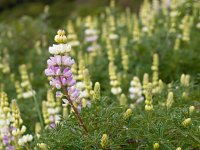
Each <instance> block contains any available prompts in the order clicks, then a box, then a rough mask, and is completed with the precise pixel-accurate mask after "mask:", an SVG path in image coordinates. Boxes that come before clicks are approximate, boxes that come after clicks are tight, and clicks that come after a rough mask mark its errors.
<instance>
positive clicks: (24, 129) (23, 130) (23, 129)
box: [21, 125, 26, 134]
mask: <svg viewBox="0 0 200 150" xmlns="http://www.w3.org/2000/svg"><path fill="white" fill-rule="evenodd" d="M24 132H26V126H24V125H23V126H22V128H21V133H22V134H23V133H24Z"/></svg>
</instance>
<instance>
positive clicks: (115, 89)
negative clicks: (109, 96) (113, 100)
mask: <svg viewBox="0 0 200 150" xmlns="http://www.w3.org/2000/svg"><path fill="white" fill-rule="evenodd" d="M111 92H112V93H113V94H114V95H118V94H120V93H121V92H122V89H121V88H120V87H112V88H111Z"/></svg>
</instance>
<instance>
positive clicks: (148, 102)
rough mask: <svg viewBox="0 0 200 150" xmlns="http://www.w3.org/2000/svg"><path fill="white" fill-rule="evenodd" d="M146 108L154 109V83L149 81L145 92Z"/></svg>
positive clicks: (148, 109) (147, 109)
mask: <svg viewBox="0 0 200 150" xmlns="http://www.w3.org/2000/svg"><path fill="white" fill-rule="evenodd" d="M145 98H146V100H145V110H146V111H150V110H153V104H152V102H153V100H152V83H149V84H148V86H147V89H146V92H145Z"/></svg>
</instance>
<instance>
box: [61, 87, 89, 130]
mask: <svg viewBox="0 0 200 150" xmlns="http://www.w3.org/2000/svg"><path fill="white" fill-rule="evenodd" d="M63 90H64V92H65V93H64V94H65V96H66V97H67V100H68V101H69V103H70V105H71V107H72V109H73V110H74V112H75V114H76V117H77V119H78V120H79V123H80V125H81V126H82V127H83V128H84V130H85V131H86V132H87V133H88V130H87V128H86V126H85V124H84V122H83V119H82V118H81V116H80V113H79V112H78V110H77V108H76V107H75V106H74V104H73V102H72V100H71V98H70V96H69V94H68V91H67V90H66V88H64V87H63Z"/></svg>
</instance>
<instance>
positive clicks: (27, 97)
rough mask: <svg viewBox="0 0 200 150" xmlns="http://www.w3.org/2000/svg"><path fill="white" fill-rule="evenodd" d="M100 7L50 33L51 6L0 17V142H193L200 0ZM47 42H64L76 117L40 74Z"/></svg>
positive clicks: (151, 145)
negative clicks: (75, 97)
mask: <svg viewBox="0 0 200 150" xmlns="http://www.w3.org/2000/svg"><path fill="white" fill-rule="evenodd" d="M99 11H100V13H99V12H98V13H96V14H95V15H88V16H86V17H84V16H79V15H77V14H74V16H73V17H71V19H66V18H64V17H63V16H62V18H59V19H62V20H66V21H67V23H65V21H62V23H63V25H60V28H62V29H64V30H65V32H64V31H63V30H59V31H58V32H57V34H56V30H55V29H54V27H55V26H57V24H56V25H55V26H54V25H52V21H53V20H52V19H49V18H51V15H50V14H49V8H48V6H46V7H45V10H44V12H43V13H42V14H40V15H39V16H38V17H35V18H32V17H29V16H23V17H21V18H20V19H19V20H13V21H9V22H7V21H5V22H2V23H1V24H0V88H1V89H0V92H1V94H0V113H1V115H0V134H1V138H0V141H1V142H0V149H8V150H13V149H52V150H55V149H58V150H63V149H86V150H87V149H155V150H158V149H163V150H166V149H169V150H171V149H177V150H181V149H184V150H185V149H188V150H189V149H200V101H199V98H200V85H199V84H200V71H199V68H200V63H199V62H200V55H199V53H200V50H199V46H198V45H199V43H200V38H199V37H200V2H198V1H195V0H193V1H191V0H181V1H179V0H172V1H165V0H162V1H161V2H160V1H158V0H153V1H152V2H149V1H148V0H145V1H144V3H143V4H142V6H141V8H140V11H139V14H135V13H132V12H131V10H130V9H129V8H126V9H125V10H122V9H119V8H118V6H116V5H115V2H114V1H113V0H112V1H111V4H110V6H109V7H105V9H103V10H102V9H100V10H99ZM55 21H56V20H55ZM55 35H56V36H55ZM65 35H66V37H67V38H65ZM54 36H55V38H54ZM58 37H59V38H58ZM61 37H62V38H61ZM54 43H57V44H58V46H59V45H65V44H66V45H71V52H70V53H68V52H66V53H64V55H68V56H70V57H71V58H73V59H74V60H75V64H74V65H73V66H72V67H70V69H71V72H72V73H73V78H74V79H76V85H73V86H76V88H77V89H78V90H79V92H80V95H79V97H80V98H79V100H74V101H73V105H74V106H75V108H76V109H78V111H79V113H80V117H81V118H82V121H83V123H81V122H79V121H80V119H77V113H76V111H75V110H74V109H72V107H71V106H72V104H71V103H70V100H69V99H70V98H69V97H70V94H69V93H68V94H69V95H68V94H65V92H66V90H65V89H64V88H66V87H63V85H62V84H61V85H62V86H61V89H63V90H62V92H63V94H64V95H63V96H61V97H60V96H57V97H56V95H58V93H57V94H56V92H57V91H60V90H56V89H59V87H58V85H56V86H55V87H54V88H52V87H51V86H52V83H51V82H50V83H51V86H50V85H49V84H48V82H49V80H51V81H52V77H46V76H45V73H46V75H47V76H52V75H49V73H47V72H46V71H45V69H46V68H48V67H49V60H48V58H49V56H50V55H51V54H54V52H53V53H52V51H51V50H52V49H56V48H55V47H56V45H53V44H54ZM51 45H53V46H51ZM49 46H50V48H49V51H48V47H49ZM61 49H62V47H59V48H58V51H61ZM66 49H67V50H69V49H68V47H67V48H66ZM69 51H70V50H69ZM49 52H50V53H51V54H50V53H49ZM58 54H59V53H58V52H56V54H55V56H54V57H57V55H58ZM50 59H51V60H52V61H53V58H52V57H50ZM47 60H48V67H47ZM56 61H57V62H56V63H58V60H56ZM62 61H63V60H62ZM54 65H55V64H54ZM61 66H62V65H61ZM44 72H45V73H44ZM59 75H60V74H59V73H58V76H59ZM66 98H67V100H65V99H66ZM25 133H26V134H25Z"/></svg>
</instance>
